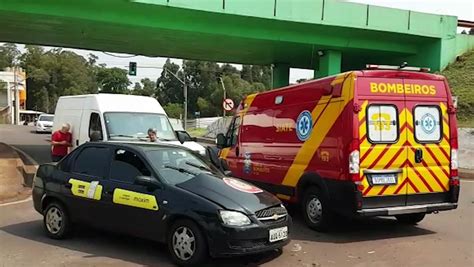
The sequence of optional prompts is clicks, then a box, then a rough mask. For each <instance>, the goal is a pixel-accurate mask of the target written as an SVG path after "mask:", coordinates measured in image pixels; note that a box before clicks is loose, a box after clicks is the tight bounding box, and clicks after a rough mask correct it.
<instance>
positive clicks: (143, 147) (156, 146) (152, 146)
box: [84, 141, 189, 152]
mask: <svg viewBox="0 0 474 267" xmlns="http://www.w3.org/2000/svg"><path fill="white" fill-rule="evenodd" d="M84 146H109V147H122V148H130V149H136V150H140V151H143V152H146V151H152V150H160V149H167V148H178V149H181V150H189V149H188V148H186V147H182V146H179V145H173V144H164V143H151V142H136V141H135V142H133V141H132V142H127V141H120V142H118V141H108V142H88V143H85V144H84Z"/></svg>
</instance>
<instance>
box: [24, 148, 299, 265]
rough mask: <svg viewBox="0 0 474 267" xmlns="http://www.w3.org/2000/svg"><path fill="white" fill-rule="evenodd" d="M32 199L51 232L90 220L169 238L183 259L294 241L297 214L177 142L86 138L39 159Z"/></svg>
mask: <svg viewBox="0 0 474 267" xmlns="http://www.w3.org/2000/svg"><path fill="white" fill-rule="evenodd" d="M33 200H34V207H35V209H36V210H37V211H38V212H40V213H41V214H43V216H44V228H45V230H46V234H47V235H48V236H50V237H51V238H55V239H62V238H65V237H66V236H67V235H68V234H69V233H70V232H71V230H72V226H73V224H89V225H92V226H94V227H96V228H103V229H106V230H109V231H115V232H121V233H126V234H130V235H134V236H138V237H144V238H149V239H154V240H157V241H160V242H166V243H167V245H168V248H169V251H170V254H171V256H172V258H173V260H174V261H175V262H176V263H178V264H180V265H194V264H199V263H201V262H203V261H204V260H205V259H206V258H207V257H208V256H212V257H222V256H236V255H244V254H254V253H261V252H265V251H270V250H274V249H280V248H282V247H283V246H284V245H286V244H288V242H289V230H290V225H291V218H290V216H289V215H288V213H287V211H286V209H285V207H284V206H283V205H282V203H281V202H280V201H279V200H278V199H277V198H276V197H275V196H273V195H272V194H270V193H268V192H266V191H263V190H261V189H260V188H258V187H255V186H253V185H251V184H249V183H246V182H244V181H242V180H239V179H236V178H231V177H227V176H225V175H224V174H223V173H221V172H220V171H219V170H217V169H215V168H214V167H213V166H212V165H211V164H208V163H207V162H206V161H205V160H204V159H203V158H202V157H200V156H199V155H197V154H195V153H194V152H192V151H190V150H187V149H184V148H181V147H177V146H172V145H157V144H149V143H133V144H132V143H130V144H119V143H110V142H109V143H96V142H92V143H86V144H84V145H82V146H80V147H79V148H77V149H75V150H74V151H73V152H72V153H71V154H69V155H68V156H67V157H66V158H64V159H63V160H62V161H61V162H59V163H58V164H57V165H50V164H44V165H41V166H40V168H39V169H38V172H37V175H36V177H35V179H34V188H33Z"/></svg>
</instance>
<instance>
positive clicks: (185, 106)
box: [164, 68, 188, 130]
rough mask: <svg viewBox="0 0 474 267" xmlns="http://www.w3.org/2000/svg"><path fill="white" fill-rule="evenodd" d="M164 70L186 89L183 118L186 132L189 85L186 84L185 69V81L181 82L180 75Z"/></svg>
mask: <svg viewBox="0 0 474 267" xmlns="http://www.w3.org/2000/svg"><path fill="white" fill-rule="evenodd" d="M164 70H166V72H168V73H169V74H171V75H173V77H175V78H176V80H178V81H179V82H180V83H182V84H183V89H184V117H183V128H184V130H186V125H187V123H188V85H187V84H186V74H185V73H184V69H183V74H184V80H181V79H180V78H179V77H178V75H176V74H174V73H172V72H171V71H170V70H168V69H167V68H164Z"/></svg>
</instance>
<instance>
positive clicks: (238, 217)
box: [219, 210, 252, 226]
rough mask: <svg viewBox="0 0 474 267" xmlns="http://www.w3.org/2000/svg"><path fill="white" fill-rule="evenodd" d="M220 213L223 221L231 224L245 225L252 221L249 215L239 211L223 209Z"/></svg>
mask: <svg viewBox="0 0 474 267" xmlns="http://www.w3.org/2000/svg"><path fill="white" fill-rule="evenodd" d="M219 215H220V216H221V219H222V222H223V223H224V224H225V225H229V226H244V225H249V224H251V223H252V222H251V221H250V219H249V217H247V215H245V214H243V213H241V212H237V211H230V210H221V211H219Z"/></svg>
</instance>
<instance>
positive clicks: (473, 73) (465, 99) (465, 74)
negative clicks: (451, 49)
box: [441, 51, 474, 121]
mask: <svg viewBox="0 0 474 267" xmlns="http://www.w3.org/2000/svg"><path fill="white" fill-rule="evenodd" d="M441 74H442V75H444V76H446V78H447V79H448V82H449V86H450V87H451V89H452V90H453V95H456V96H458V114H457V115H458V118H459V119H460V120H461V121H472V120H474V51H471V52H468V53H466V54H464V55H463V56H461V57H459V59H458V60H457V61H456V62H454V63H452V64H450V65H449V66H448V67H447V68H446V69H445V70H444V71H442V72H441Z"/></svg>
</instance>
